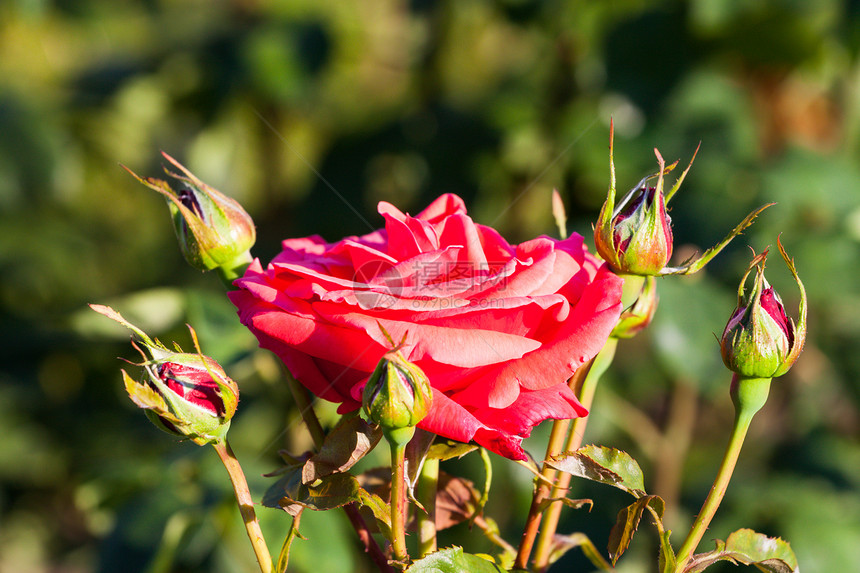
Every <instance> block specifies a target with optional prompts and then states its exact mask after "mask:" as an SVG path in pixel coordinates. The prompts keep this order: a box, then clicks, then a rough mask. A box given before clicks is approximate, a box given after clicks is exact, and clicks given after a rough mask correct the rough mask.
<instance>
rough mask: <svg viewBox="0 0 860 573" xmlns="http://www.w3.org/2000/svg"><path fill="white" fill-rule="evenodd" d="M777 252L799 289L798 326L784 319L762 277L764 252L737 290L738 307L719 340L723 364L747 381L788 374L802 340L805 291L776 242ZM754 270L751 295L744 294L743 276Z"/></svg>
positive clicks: (779, 302) (778, 301) (782, 309)
mask: <svg viewBox="0 0 860 573" xmlns="http://www.w3.org/2000/svg"><path fill="white" fill-rule="evenodd" d="M777 246H778V247H779V252H780V254H781V255H782V257H783V259H784V260H785V262H786V264H787V265H788V268H789V270H790V271H791V274H792V276H793V277H794V280H795V282H797V284H798V286H799V288H800V310H799V318H798V323H797V325H795V323H794V321H793V320H792V319H791V318H789V317H787V316H786V313H785V307H784V306H783V304H782V299H781V298H780V297H779V294H777V292H776V291H775V290H774V289H773V287H772V286H770V285H769V284H768V282H767V280H766V279H765V278H764V267H765V260H766V259H767V251H765V252H763V253H762V254H760V255H758V256H757V257H755V258H754V259H753V260H752V262H751V263H750V266H749V268H748V269H747V272H746V274H745V275H744V277H743V280H741V284H740V287H739V288H738V307H737V309H736V310H735V312H734V313H733V314H732V317H731V318H730V319H729V322H728V324H726V328H725V330H724V331H723V336H722V339H721V341H720V350H721V353H722V356H723V362H725V364H726V367H728V368H729V370H731V371H732V372H735V373H737V374H739V375H741V376H743V377H747V378H773V377H776V376H782V375H783V374H785V373H786V372H788V370H789V368H791V366H792V364H794V362H795V361H796V360H797V357H798V356H800V352H801V351H802V350H803V343H804V341H805V339H806V290H805V289H804V288H803V283H802V282H801V281H800V278H799V277H798V276H797V271H796V269H795V266H794V262H793V261H792V260H791V259H789V258H788V255H787V254H786V252H785V249H783V247H782V244H781V243H780V242H779V241H778V240H777ZM753 269H756V277H755V284H754V285H753V289H752V292H750V293H749V294H746V293H745V292H744V285H745V283H746V280H747V277H749V275H750V273H751V272H752V270H753Z"/></svg>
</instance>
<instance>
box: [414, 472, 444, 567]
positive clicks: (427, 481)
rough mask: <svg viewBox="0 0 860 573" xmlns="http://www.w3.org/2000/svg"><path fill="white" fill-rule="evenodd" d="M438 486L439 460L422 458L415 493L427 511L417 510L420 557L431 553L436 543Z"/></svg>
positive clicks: (435, 547)
mask: <svg viewBox="0 0 860 573" xmlns="http://www.w3.org/2000/svg"><path fill="white" fill-rule="evenodd" d="M438 487H439V460H431V459H426V460H424V464H423V465H422V466H421V475H420V476H419V478H418V488H417V491H416V495H417V496H418V501H419V502H421V505H423V506H424V509H425V510H426V511H427V513H424V512H423V511H417V512H416V513H417V515H418V549H419V554H420V555H421V557H424V556H425V555H427V554H429V553H433V552H434V551H436V549H437V545H436V490H437V489H438Z"/></svg>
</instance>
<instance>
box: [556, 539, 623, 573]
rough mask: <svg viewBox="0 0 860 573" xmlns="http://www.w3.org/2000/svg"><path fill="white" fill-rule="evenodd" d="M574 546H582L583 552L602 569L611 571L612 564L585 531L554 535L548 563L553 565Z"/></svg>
mask: <svg viewBox="0 0 860 573" xmlns="http://www.w3.org/2000/svg"><path fill="white" fill-rule="evenodd" d="M574 547H580V548H581V549H582V554H583V555H585V556H586V557H587V558H588V560H589V561H591V563H592V564H593V565H594V566H595V567H597V568H598V569H600V570H601V571H609V570H611V569H612V566H611V565H610V564H609V563H608V562H607V561H606V559H604V558H603V555H601V554H600V551H598V550H597V547H595V546H594V543H592V542H591V539H589V538H588V536H587V535H586V534H584V533H574V534H572V535H554V536H553V539H552V547H551V549H550V554H549V563H548V564H549V565H552V564H553V563H555V562H556V561H558V560H559V559H561V558H562V556H563V555H564V554H565V553H567V552H568V551H570V550H571V549H573V548H574Z"/></svg>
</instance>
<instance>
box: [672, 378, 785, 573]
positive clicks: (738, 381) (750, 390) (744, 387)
mask: <svg viewBox="0 0 860 573" xmlns="http://www.w3.org/2000/svg"><path fill="white" fill-rule="evenodd" d="M770 380H771V379H770V378H743V377H740V376H738V375H737V374H735V375H734V377H733V378H732V386H731V394H732V401H733V402H734V403H735V421H734V426H733V427H732V435H731V438H729V444H728V446H727V447H726V453H725V455H724V456H723V462H722V463H721V464H720V469H719V470H718V471H717V477H716V479H715V480H714V485H712V486H711V491H710V492H709V493H708V497H707V498H706V499H705V503H704V504H703V505H702V509H701V510H700V511H699V515H697V516H696V521H695V522H694V523H693V527H692V528H691V529H690V533H689V534H688V535H687V539H686V540H685V541H684V545H682V546H681V549H680V551H678V556H677V558H676V561H675V563H676V566H675V573H681V572H682V571H684V568H685V567H686V566H687V563H688V562H689V561H690V558H691V557H692V556H693V551H695V550H696V547H698V545H699V542H700V541H701V540H702V536H703V535H704V534H705V530H707V529H708V525H710V523H711V519H713V517H714V514H715V513H716V512H717V508H718V507H719V506H720V502H722V500H723V496H724V495H725V494H726V489H727V488H728V486H729V480H730V479H731V478H732V472H733V471H734V469H735V464H736V463H737V461H738V455H740V453H741V447H742V446H743V444H744V438H745V437H746V435H747V430H749V427H750V422H752V419H753V416H754V415H755V414H756V412H758V411H759V410H760V409H761V407H762V406H764V403H765V402H766V401H767V395H768V392H769V390H770Z"/></svg>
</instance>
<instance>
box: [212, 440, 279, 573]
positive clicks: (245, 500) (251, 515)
mask: <svg viewBox="0 0 860 573" xmlns="http://www.w3.org/2000/svg"><path fill="white" fill-rule="evenodd" d="M212 446H213V447H214V448H215V451H216V452H217V453H218V457H219V458H221V462H222V463H223V464H224V467H225V468H226V469H227V474H229V476H230V482H231V483H232V484H233V491H234V492H235V493H236V503H237V504H238V505H239V513H240V514H241V515H242V521H243V522H244V523H245V530H246V531H247V533H248V539H250V540H251V545H252V546H253V548H254V554H255V555H256V556H257V563H259V564H260V571H261V572H262V573H271V571H272V557H271V556H270V555H269V548H268V547H267V546H266V540H265V539H264V538H263V531H262V530H261V529H260V522H259V521H258V520H257V514H256V513H255V512H254V502H253V500H252V499H251V491H250V489H248V481H247V480H246V479H245V474H244V472H242V467H241V466H240V465H239V460H238V459H236V455H235V454H234V453H233V448H231V447H230V444H229V442H227V440H226V439H225V440H222V441H219V442H215V443H213V444H212Z"/></svg>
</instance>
